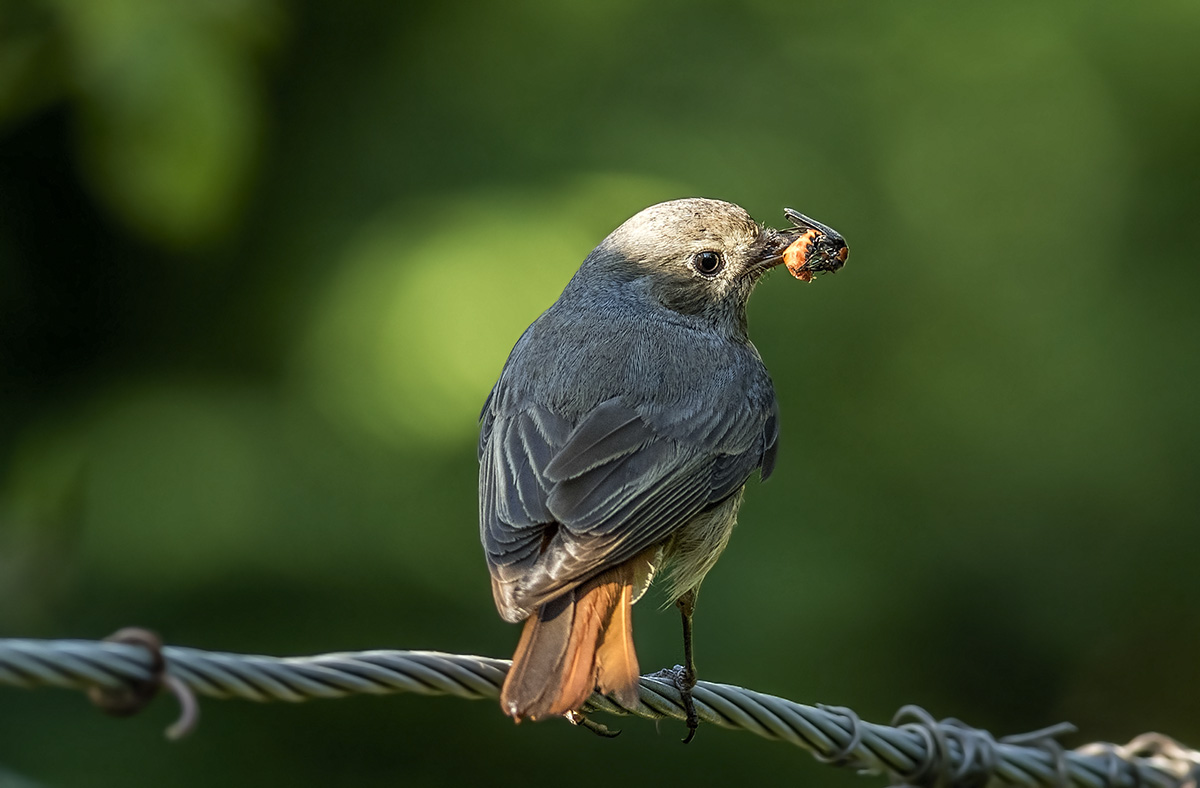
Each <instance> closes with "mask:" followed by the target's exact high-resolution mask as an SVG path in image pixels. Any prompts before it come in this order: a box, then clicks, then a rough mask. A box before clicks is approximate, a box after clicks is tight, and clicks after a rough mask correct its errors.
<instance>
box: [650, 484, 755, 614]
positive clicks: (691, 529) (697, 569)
mask: <svg viewBox="0 0 1200 788" xmlns="http://www.w3.org/2000/svg"><path fill="white" fill-rule="evenodd" d="M745 489H746V488H745V487H742V488H741V489H739V490H738V491H737V492H736V493H734V494H733V495H731V496H729V497H728V498H726V499H725V500H724V501H722V502H721V503H720V504H719V505H717V506H716V507H715V508H713V509H709V510H708V511H706V512H701V513H700V514H698V515H696V516H695V517H693V518H692V519H691V520H690V521H689V522H688V523H687V524H686V525H684V526H683V527H681V528H680V529H679V530H677V531H675V533H673V534H671V537H670V538H669V539H668V540H667V542H666V543H665V545H664V548H663V561H662V562H663V565H664V566H665V567H667V568H668V570H669V578H668V581H667V583H668V586H667V598H668V599H669V600H671V601H672V602H673V601H675V600H676V599H678V598H679V597H680V596H682V595H683V594H685V593H687V592H688V591H691V590H693V589H696V588H698V587H699V586H700V583H701V581H702V580H704V576H705V575H706V574H708V571H709V570H710V569H712V568H713V565H714V564H716V563H717V558H719V557H720V556H721V551H723V550H724V549H725V545H727V544H729V536H730V534H731V533H733V526H734V524H736V523H737V514H738V509H739V508H740V507H741V505H742V493H743V492H744V491H745Z"/></svg>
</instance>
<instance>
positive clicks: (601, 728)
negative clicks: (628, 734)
mask: <svg viewBox="0 0 1200 788" xmlns="http://www.w3.org/2000/svg"><path fill="white" fill-rule="evenodd" d="M563 717H565V718H566V720H567V722H569V723H571V724H572V725H576V726H578V727H580V728H586V729H587V730H589V731H591V732H592V733H594V734H596V735H597V736H600V737H602V738H605V739H615V738H617V737H618V736H620V735H621V732H620V731H614V730H611V729H610V728H609V727H608V726H607V725H605V724H604V723H601V722H596V721H595V720H589V719H588V718H587V717H585V716H583V714H581V713H580V712H578V711H568V712H567V713H566V714H564V715H563Z"/></svg>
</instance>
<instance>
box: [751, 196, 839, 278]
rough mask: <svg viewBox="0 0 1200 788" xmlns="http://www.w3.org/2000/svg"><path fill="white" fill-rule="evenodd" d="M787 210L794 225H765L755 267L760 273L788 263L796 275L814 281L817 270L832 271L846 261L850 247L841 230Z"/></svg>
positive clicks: (789, 268) (785, 214)
mask: <svg viewBox="0 0 1200 788" xmlns="http://www.w3.org/2000/svg"><path fill="white" fill-rule="evenodd" d="M783 213H784V216H786V217H787V218H788V221H790V222H791V223H792V227H789V228H788V229H786V230H775V229H773V228H770V227H767V228H764V229H763V238H762V241H761V251H760V257H759V260H758V263H757V265H755V266H754V267H753V271H754V272H755V273H756V274H759V275H761V274H762V273H763V272H765V271H767V270H768V269H770V268H774V267H775V266H777V265H779V264H780V263H784V264H786V265H787V267H788V270H789V271H791V273H792V276H794V277H796V278H797V279H801V280H803V281H805V282H810V281H812V278H813V276H814V275H815V274H819V273H826V272H829V273H832V272H834V271H837V270H838V269H839V268H841V267H842V266H843V265H845V263H846V258H847V257H848V256H849V254H850V248H849V247H848V246H846V239H844V238H842V236H841V234H840V233H838V232H837V231H836V230H834V229H833V228H832V227H829V226H827V225H824V224H821V223H820V222H818V221H816V220H815V219H810V218H809V217H807V216H805V215H804V214H802V213H799V212H798V211H795V210H792V209H791V208H785V209H784V211H783Z"/></svg>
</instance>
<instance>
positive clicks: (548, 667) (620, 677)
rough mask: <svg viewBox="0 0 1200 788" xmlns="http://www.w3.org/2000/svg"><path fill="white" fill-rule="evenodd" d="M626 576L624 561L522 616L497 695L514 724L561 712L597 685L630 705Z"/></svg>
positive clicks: (629, 570) (634, 674) (633, 690)
mask: <svg viewBox="0 0 1200 788" xmlns="http://www.w3.org/2000/svg"><path fill="white" fill-rule="evenodd" d="M634 575H635V572H634V568H633V562H626V563H624V564H621V565H620V566H617V567H614V568H612V569H610V570H608V571H606V572H602V573H601V574H600V575H598V576H596V577H594V578H592V579H591V580H589V581H587V582H586V583H584V584H583V585H581V586H579V587H578V588H576V589H574V590H573V591H568V592H567V593H565V594H563V595H562V596H560V597H558V598H557V599H552V600H550V601H549V602H547V603H546V604H544V605H542V606H541V607H540V608H538V610H537V612H536V613H534V614H533V615H532V616H530V617H529V619H528V620H527V621H526V622H525V629H524V630H523V631H522V632H521V642H520V643H518V644H517V651H516V653H515V654H514V655H513V664H512V668H510V669H509V671H508V677H507V678H506V679H505V680H504V689H503V690H501V692H500V707H501V708H502V709H503V710H504V713H505V714H507V715H509V716H510V717H512V718H513V719H515V720H517V721H518V722H520V721H521V720H522V719H524V718H526V717H528V718H530V719H533V720H536V719H540V718H543V717H552V716H561V715H563V714H565V713H567V712H568V711H573V710H575V709H578V708H579V707H580V706H582V705H583V704H584V702H585V701H586V700H587V699H588V698H589V697H590V696H591V694H592V692H593V691H594V690H595V689H596V688H597V686H599V689H600V690H601V691H602V692H605V693H608V694H610V695H612V696H613V697H615V698H616V699H617V700H618V701H620V702H621V703H623V704H626V705H634V704H636V703H637V698H638V694H637V682H638V666H637V655H636V654H635V653H634V650H633V616H632V613H633V610H632V607H633V584H634V580H635V576H634Z"/></svg>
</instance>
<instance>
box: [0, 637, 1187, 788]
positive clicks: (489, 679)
mask: <svg viewBox="0 0 1200 788" xmlns="http://www.w3.org/2000/svg"><path fill="white" fill-rule="evenodd" d="M508 667H509V662H508V660H502V659H492V658H489V657H477V656H469V655H461V654H443V653H439V652H435V651H359V652H343V653H332V654H320V655H317V656H310V657H268V656H259V655H248V654H231V653H222V652H212V651H202V650H200V649H194V648H183V647H178V646H162V645H161V644H160V643H159V641H158V640H157V638H156V637H155V636H154V635H153V634H151V633H148V632H147V631H145V630H122V631H121V632H120V633H117V635H114V636H113V638H111V639H109V640H107V641H93V640H27V639H0V685H9V686H14V687H23V688H35V687H62V688H67V689H76V690H84V691H87V692H88V693H89V695H90V696H91V697H92V699H93V700H94V701H96V702H97V703H98V704H99V705H100V706H101V707H102V708H104V709H105V710H106V711H109V712H111V713H114V714H129V713H133V712H136V711H137V710H139V709H140V708H142V706H144V705H145V703H147V702H148V701H149V699H150V698H151V697H153V695H154V693H155V691H157V689H158V688H160V687H165V688H167V689H168V690H170V691H171V692H172V693H173V694H174V695H175V696H176V697H177V698H178V699H179V700H180V702H181V704H182V705H183V714H182V716H181V718H180V720H179V722H177V723H176V724H175V725H174V726H172V727H171V728H170V729H168V736H169V737H171V738H178V737H180V736H182V735H184V734H186V733H187V732H188V731H189V730H190V729H191V728H192V727H194V726H195V724H196V719H197V713H198V711H197V707H196V705H195V699H194V695H193V693H194V694H198V695H203V696H207V697H211V698H241V699H244V700H252V701H259V702H265V701H286V702H299V701H305V700H310V699H316V698H342V697H346V696H348V695H357V694H367V695H387V694H393V693H402V692H411V693H416V694H419V695H452V696H454V697H458V698H465V699H468V700H480V699H487V698H495V697H497V696H498V695H499V693H500V686H501V684H503V682H504V676H505V674H506V673H507V672H508ZM676 670H677V669H676ZM675 677H676V671H674V670H663V671H659V672H658V673H655V674H651V675H647V676H643V677H642V678H641V682H640V686H639V698H638V699H639V703H638V705H637V706H636V707H635V708H626V707H623V706H621V705H620V704H618V703H616V702H614V701H613V700H611V699H610V698H607V697H604V696H602V695H593V696H592V698H591V699H590V700H589V701H588V703H587V704H586V705H585V706H584V708H583V710H582V712H583V714H581V715H577V716H576V717H575V718H573V719H572V721H573V722H575V723H577V724H584V725H586V726H587V727H589V728H591V729H593V730H595V731H597V732H601V733H603V732H606V729H605V728H604V726H602V725H599V724H598V723H595V722H594V721H591V720H589V719H588V718H587V717H586V715H588V714H592V713H594V712H607V713H610V714H618V715H634V716H638V717H644V718H646V719H655V720H656V719H662V718H670V719H676V720H683V719H684V715H685V713H684V709H683V705H682V701H681V699H680V694H679V690H678V688H677V687H676V683H675ZM693 697H694V699H695V705H696V711H697V713H698V714H699V716H700V719H701V721H703V722H706V723H709V724H711V725H716V726H719V727H722V728H731V729H739V730H746V731H750V732H751V733H755V734H757V735H759V736H762V737H764V738H767V739H774V740H778V741H785V742H788V743H790V744H794V745H796V746H798V747H802V748H804V749H806V750H808V751H809V752H811V753H812V755H813V756H814V757H815V758H816V759H817V760H819V761H821V762H824V763H830V764H835V765H839V766H847V767H850V768H854V769H857V770H859V771H862V772H868V773H875V774H886V775H888V776H889V777H890V778H891V779H892V780H893V781H894V782H895V783H897V784H902V785H906V786H910V785H911V786H930V787H933V786H937V787H938V788H943V787H946V786H954V787H957V786H962V787H963V788H984V786H1000V785H1020V786H1059V787H1061V788H1067V787H1068V786H1078V787H1079V788H1197V783H1198V779H1200V753H1198V752H1197V751H1196V750H1193V749H1191V748H1188V747H1185V746H1183V745H1181V744H1179V743H1178V742H1176V741H1174V740H1173V739H1171V738H1170V737H1167V736H1163V735H1161V734H1156V733H1152V734H1143V735H1142V736H1139V737H1137V738H1136V739H1134V740H1133V741H1131V742H1129V743H1128V744H1126V745H1115V744H1106V743H1094V744H1089V745H1085V746H1083V747H1080V748H1077V749H1074V750H1064V749H1063V748H1062V746H1061V745H1060V744H1059V743H1058V741H1057V739H1058V737H1059V736H1061V735H1063V734H1066V733H1071V732H1074V730H1075V729H1074V727H1073V726H1071V725H1066V724H1062V725H1056V726H1052V727H1050V728H1045V729H1042V730H1039V731H1033V732H1031V733H1027V734H1020V735H1017V736H1008V737H1004V738H1000V739H997V738H994V737H993V736H992V735H991V734H990V733H988V732H987V731H985V730H981V729H978V728H973V727H970V726H968V725H966V724H964V723H962V722H960V721H958V720H954V719H945V720H940V721H939V720H935V719H934V718H933V717H932V716H930V715H929V713H928V712H926V711H924V710H923V709H921V708H919V707H916V706H906V707H904V708H903V709H901V710H900V712H899V713H898V714H897V715H896V717H895V718H894V719H893V720H892V724H891V725H881V724H877V723H871V722H865V721H863V720H860V719H859V717H858V715H857V714H855V713H854V712H853V711H851V710H850V709H847V708H843V707H831V706H823V705H817V706H806V705H804V704H800V703H796V702H794V701H790V700H787V699H784V698H779V697H775V696H773V695H767V694H764V693H761V692H755V691H753V690H748V689H744V688H742V687H736V686H732V685H728V684H716V683H713V682H708V681H700V682H698V683H697V684H696V687H695V689H694V690H693Z"/></svg>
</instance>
